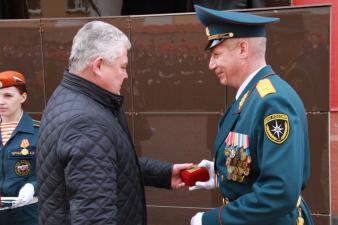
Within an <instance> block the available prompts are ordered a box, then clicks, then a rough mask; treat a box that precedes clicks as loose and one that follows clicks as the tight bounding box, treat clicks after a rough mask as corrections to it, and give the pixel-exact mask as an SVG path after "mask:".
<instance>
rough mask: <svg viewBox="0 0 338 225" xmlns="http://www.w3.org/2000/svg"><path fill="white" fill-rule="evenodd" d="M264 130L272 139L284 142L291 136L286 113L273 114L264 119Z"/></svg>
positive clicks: (279, 142)
mask: <svg viewBox="0 0 338 225" xmlns="http://www.w3.org/2000/svg"><path fill="white" fill-rule="evenodd" d="M264 130H265V134H266V136H267V137H268V138H269V139H270V141H272V142H274V143H276V144H282V143H283V142H284V141H285V140H286V139H287V138H288V136H289V130H290V124H289V117H288V115H286V114H271V115H269V116H267V117H265V119H264Z"/></svg>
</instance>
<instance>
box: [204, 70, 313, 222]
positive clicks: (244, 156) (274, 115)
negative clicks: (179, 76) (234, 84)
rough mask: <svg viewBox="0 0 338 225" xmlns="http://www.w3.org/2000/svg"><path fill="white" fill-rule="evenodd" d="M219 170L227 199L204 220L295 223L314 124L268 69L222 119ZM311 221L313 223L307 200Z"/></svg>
mask: <svg viewBox="0 0 338 225" xmlns="http://www.w3.org/2000/svg"><path fill="white" fill-rule="evenodd" d="M214 149H215V172H216V175H217V180H218V185H219V190H220V192H221V195H222V196H223V197H224V199H225V203H227V200H229V203H228V204H224V205H223V206H221V207H219V208H215V209H212V210H211V211H208V212H205V213H204V214H203V217H202V222H203V225H214V224H223V225H239V224H241V225H249V224H250V225H265V224H266V225H295V224H296V220H297V217H298V210H297V208H296V204H297V200H298V198H299V196H300V195H301V192H302V190H303V189H304V188H305V185H306V183H307V181H308V178H309V175H310V165H309V163H310V160H309V143H308V125H307V118H306V113H305V110H304V106H303V104H302V102H301V100H300V98H299V97H298V95H297V94H296V92H295V91H294V90H293V89H292V88H291V87H290V86H289V85H288V84H287V83H286V82H285V81H284V80H282V79H281V78H280V77H279V76H278V75H276V74H274V72H273V71H272V69H271V67H270V66H266V67H264V68H262V69H261V70H260V71H259V72H258V73H257V74H256V75H255V76H254V78H253V79H252V80H251V81H250V82H249V84H248V85H247V87H246V88H245V89H244V91H243V92H242V94H241V96H240V97H239V98H238V100H236V101H235V102H234V103H233V104H232V105H231V106H230V107H229V109H228V110H227V112H226V113H225V115H224V116H223V118H222V119H221V120H220V123H219V131H218V134H217V137H216V141H215V146H214ZM300 207H301V208H302V215H303V218H304V220H305V224H313V222H312V218H311V213H310V210H309V209H308V207H307V206H306V204H305V202H304V200H302V201H301V204H300Z"/></svg>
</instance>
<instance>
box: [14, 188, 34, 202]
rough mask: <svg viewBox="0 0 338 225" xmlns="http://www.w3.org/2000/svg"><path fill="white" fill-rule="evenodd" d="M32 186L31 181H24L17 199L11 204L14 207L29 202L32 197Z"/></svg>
mask: <svg viewBox="0 0 338 225" xmlns="http://www.w3.org/2000/svg"><path fill="white" fill-rule="evenodd" d="M34 193H35V192H34V186H33V185H32V184H31V183H26V184H25V185H24V186H23V187H22V188H21V189H20V191H19V195H18V200H16V201H15V202H14V204H13V206H14V207H21V206H24V205H27V204H29V203H30V202H31V201H32V200H33V197H34Z"/></svg>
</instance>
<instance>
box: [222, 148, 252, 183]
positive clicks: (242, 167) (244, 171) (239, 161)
mask: <svg viewBox="0 0 338 225" xmlns="http://www.w3.org/2000/svg"><path fill="white" fill-rule="evenodd" d="M224 154H225V156H226V157H227V159H226V162H225V165H226V167H227V171H228V173H227V179H228V180H233V181H238V182H240V183H242V182H243V181H244V178H245V177H246V176H248V175H249V173H250V164H251V156H250V150H249V148H246V149H244V148H240V149H236V148H235V147H234V146H227V147H226V148H225V150H224Z"/></svg>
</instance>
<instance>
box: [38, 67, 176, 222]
mask: <svg viewBox="0 0 338 225" xmlns="http://www.w3.org/2000/svg"><path fill="white" fill-rule="evenodd" d="M122 101H123V98H122V96H118V95H114V94H112V93H110V92H107V91H105V90H103V89H102V88H100V87H98V86H96V85H95V84H93V83H91V82H88V81H86V80H84V79H82V78H81V77H79V76H76V75H73V74H71V73H69V72H67V71H66V72H65V74H64V79H63V81H62V83H61V84H60V85H59V86H58V87H57V89H56V90H55V92H54V93H53V95H52V97H51V98H50V100H49V102H48V105H47V108H46V110H45V112H44V114H43V117H42V121H41V127H40V128H41V129H40V133H39V140H38V148H37V178H38V197H39V207H40V208H39V210H40V211H39V223H40V224H41V225H54V224H55V225H59V224H63V225H67V224H72V225H92V224H95V225H112V224H117V225H122V224H123V225H129V224H130V225H139V224H140V225H141V224H142V225H145V224H146V205H145V194H144V185H151V186H156V187H165V188H170V185H171V171H172V164H169V163H164V162H160V161H155V160H151V159H147V158H140V159H138V157H137V156H136V153H135V150H134V146H133V143H132V140H131V138H130V135H129V132H128V127H127V125H126V120H125V118H124V113H123V111H122V107H121V106H122Z"/></svg>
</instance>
